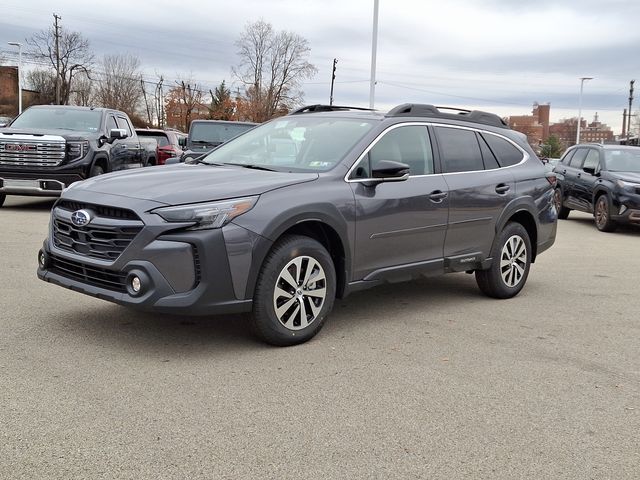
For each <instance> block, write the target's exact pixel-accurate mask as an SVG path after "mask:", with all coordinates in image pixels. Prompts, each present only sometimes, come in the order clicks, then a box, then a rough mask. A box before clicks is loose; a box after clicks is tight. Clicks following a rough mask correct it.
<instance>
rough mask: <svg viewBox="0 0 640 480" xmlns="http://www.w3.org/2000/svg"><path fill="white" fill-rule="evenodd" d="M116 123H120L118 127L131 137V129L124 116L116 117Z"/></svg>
mask: <svg viewBox="0 0 640 480" xmlns="http://www.w3.org/2000/svg"><path fill="white" fill-rule="evenodd" d="M118 125H120V128H123V129H124V130H125V131H126V132H127V135H128V136H129V137H131V136H132V135H133V133H132V131H131V125H129V122H128V120H127V119H126V118H124V117H120V116H119V117H118Z"/></svg>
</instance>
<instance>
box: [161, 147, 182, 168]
mask: <svg viewBox="0 0 640 480" xmlns="http://www.w3.org/2000/svg"><path fill="white" fill-rule="evenodd" d="M176 155H177V152H176V149H175V148H174V147H172V146H171V145H166V146H164V147H158V165H164V164H165V163H166V161H167V160H168V159H169V158H171V157H175V156H176Z"/></svg>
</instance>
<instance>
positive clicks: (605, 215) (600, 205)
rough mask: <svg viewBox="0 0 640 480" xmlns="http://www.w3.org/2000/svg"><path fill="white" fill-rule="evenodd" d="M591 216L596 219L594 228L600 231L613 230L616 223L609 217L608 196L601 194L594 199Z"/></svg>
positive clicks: (609, 203) (609, 205)
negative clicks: (594, 203) (594, 204)
mask: <svg viewBox="0 0 640 480" xmlns="http://www.w3.org/2000/svg"><path fill="white" fill-rule="evenodd" d="M593 216H594V218H595V221H596V228H597V229H598V230H600V231H601V232H613V231H614V230H615V229H616V228H618V225H617V224H616V222H614V221H613V220H612V219H611V201H610V200H609V197H608V196H607V195H605V194H602V195H600V196H599V197H598V199H597V200H596V207H595V208H594V212H593Z"/></svg>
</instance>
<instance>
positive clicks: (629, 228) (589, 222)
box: [559, 216, 640, 235]
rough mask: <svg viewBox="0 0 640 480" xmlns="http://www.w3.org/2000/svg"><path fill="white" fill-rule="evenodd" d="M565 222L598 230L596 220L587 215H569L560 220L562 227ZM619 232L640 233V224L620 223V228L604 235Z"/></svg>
mask: <svg viewBox="0 0 640 480" xmlns="http://www.w3.org/2000/svg"><path fill="white" fill-rule="evenodd" d="M565 222H573V223H576V224H579V225H584V226H587V227H589V228H591V229H593V230H594V231H597V228H596V225H595V223H594V220H593V218H591V217H587V216H580V217H569V218H568V219H566V220H560V222H559V224H560V227H562V224H563V223H565ZM617 234H624V235H640V225H628V224H620V225H618V228H616V230H615V232H610V233H605V232H603V235H617Z"/></svg>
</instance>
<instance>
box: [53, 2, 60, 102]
mask: <svg viewBox="0 0 640 480" xmlns="http://www.w3.org/2000/svg"><path fill="white" fill-rule="evenodd" d="M58 20H62V17H61V16H59V15H56V14H55V13H54V14H53V25H54V35H55V39H56V105H60V30H59V28H60V27H59V26H58Z"/></svg>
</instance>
